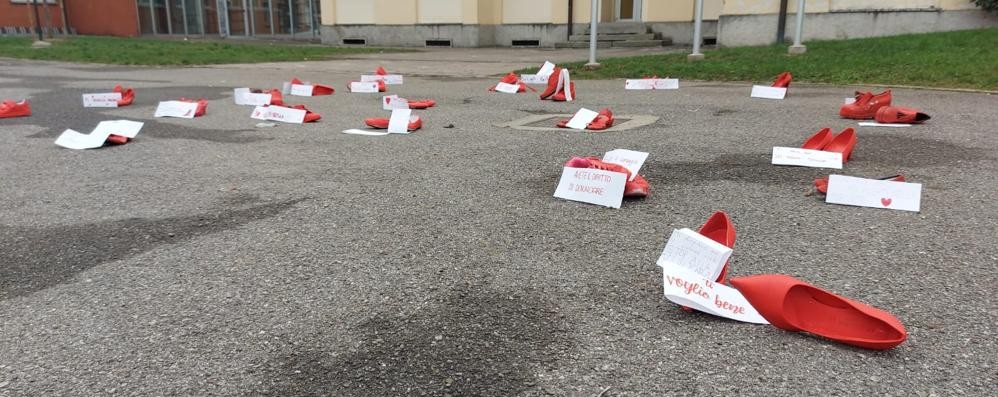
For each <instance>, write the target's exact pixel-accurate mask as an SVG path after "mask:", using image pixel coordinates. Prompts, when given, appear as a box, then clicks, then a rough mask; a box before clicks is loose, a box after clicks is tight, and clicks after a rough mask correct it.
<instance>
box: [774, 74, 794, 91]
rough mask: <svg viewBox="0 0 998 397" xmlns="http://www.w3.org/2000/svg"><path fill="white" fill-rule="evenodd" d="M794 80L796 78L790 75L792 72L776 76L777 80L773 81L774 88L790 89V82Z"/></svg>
mask: <svg viewBox="0 0 998 397" xmlns="http://www.w3.org/2000/svg"><path fill="white" fill-rule="evenodd" d="M793 79H794V77H793V75H791V74H790V72H783V73H780V74H779V75H778V76H776V79H775V80H773V87H783V88H790V81H791V80H793Z"/></svg>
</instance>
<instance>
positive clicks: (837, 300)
mask: <svg viewBox="0 0 998 397" xmlns="http://www.w3.org/2000/svg"><path fill="white" fill-rule="evenodd" d="M700 234H702V235H704V236H706V237H707V238H710V239H711V240H714V241H717V242H718V243H721V244H724V245H725V246H727V247H728V248H733V247H734V245H735V227H734V224H732V223H731V219H730V218H729V217H728V215H727V214H725V213H724V212H722V211H718V212H715V213H714V214H713V215H711V217H710V218H709V219H707V222H706V223H704V225H703V226H702V227H701V228H700ZM727 273H728V263H725V264H724V268H723V270H721V275H720V276H719V277H718V278H717V282H719V283H723V282H724V279H725V277H726V275H727ZM730 282H731V285H732V286H733V287H735V289H737V290H738V292H741V294H742V296H744V297H745V300H747V301H748V302H749V304H751V305H752V307H753V308H755V310H756V311H758V312H759V314H760V315H762V317H763V318H765V319H766V321H769V323H770V324H772V325H773V326H775V327H777V328H780V329H783V330H786V331H791V332H807V333H810V334H812V335H817V336H820V337H824V338H827V339H830V340H833V341H836V342H840V343H845V344H848V345H853V346H859V347H862V348H866V349H873V350H887V349H891V348H893V347H895V346H897V345H900V344H901V343H902V342H904V341H905V339H907V337H908V333H907V331H906V330H905V328H904V325H902V324H901V322H900V321H898V319H897V318H896V317H894V316H893V315H892V314H890V313H888V312H886V311H883V310H880V309H877V308H875V307H872V306H869V305H866V304H863V303H860V302H856V301H853V300H850V299H846V298H843V297H841V296H838V295H835V294H833V293H831V292H828V291H825V290H822V289H820V288H818V287H815V286H813V285H810V284H808V283H805V282H803V281H801V280H798V279H795V278H793V277H790V276H786V275H782V274H763V275H757V276H747V277H736V278H732V279H731V280H730Z"/></svg>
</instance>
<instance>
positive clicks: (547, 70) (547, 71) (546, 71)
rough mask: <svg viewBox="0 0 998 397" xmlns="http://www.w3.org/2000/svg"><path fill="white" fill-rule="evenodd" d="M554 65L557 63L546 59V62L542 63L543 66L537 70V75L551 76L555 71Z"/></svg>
mask: <svg viewBox="0 0 998 397" xmlns="http://www.w3.org/2000/svg"><path fill="white" fill-rule="evenodd" d="M554 67H555V64H553V63H551V61H544V64H543V65H541V68H540V69H539V70H538V71H537V75H538V76H544V77H547V76H550V75H551V73H554Z"/></svg>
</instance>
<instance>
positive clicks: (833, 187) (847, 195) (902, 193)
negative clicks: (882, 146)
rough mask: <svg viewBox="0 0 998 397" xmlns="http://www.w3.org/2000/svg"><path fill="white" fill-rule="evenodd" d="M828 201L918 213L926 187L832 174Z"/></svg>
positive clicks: (826, 197) (916, 184)
mask: <svg viewBox="0 0 998 397" xmlns="http://www.w3.org/2000/svg"><path fill="white" fill-rule="evenodd" d="M825 202H826V203H831V204H845V205H855V206H860V207H872V208H887V209H892V210H902V211H914V212H918V211H919V210H920V209H921V204H922V184H921V183H908V182H895V181H887V180H881V179H866V178H856V177H852V176H845V175H830V176H829V177H828V194H826V195H825Z"/></svg>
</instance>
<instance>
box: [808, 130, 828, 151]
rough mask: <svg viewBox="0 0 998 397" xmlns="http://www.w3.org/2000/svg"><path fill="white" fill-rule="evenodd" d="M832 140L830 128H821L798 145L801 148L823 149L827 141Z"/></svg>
mask: <svg viewBox="0 0 998 397" xmlns="http://www.w3.org/2000/svg"><path fill="white" fill-rule="evenodd" d="M831 141H832V129H831V128H822V129H821V131H818V132H815V133H814V135H811V137H810V138H807V140H806V141H804V144H803V145H800V147H801V149H811V150H821V149H824V148H825V146H826V145H828V142H831Z"/></svg>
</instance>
